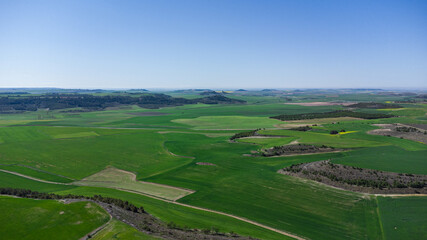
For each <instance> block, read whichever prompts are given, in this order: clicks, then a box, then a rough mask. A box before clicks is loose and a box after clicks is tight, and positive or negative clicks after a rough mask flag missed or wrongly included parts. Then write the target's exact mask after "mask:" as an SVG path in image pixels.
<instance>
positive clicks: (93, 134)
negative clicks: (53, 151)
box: [53, 131, 99, 139]
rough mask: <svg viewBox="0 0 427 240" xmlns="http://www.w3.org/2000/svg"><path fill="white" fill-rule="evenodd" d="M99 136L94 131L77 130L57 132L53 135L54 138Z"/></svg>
mask: <svg viewBox="0 0 427 240" xmlns="http://www.w3.org/2000/svg"><path fill="white" fill-rule="evenodd" d="M97 136H99V135H98V134H97V133H96V132H93V131H92V132H77V133H69V134H58V135H55V136H53V138H55V139H58V138H59V139H60V138H79V137H97Z"/></svg>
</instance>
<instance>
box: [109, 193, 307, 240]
mask: <svg viewBox="0 0 427 240" xmlns="http://www.w3.org/2000/svg"><path fill="white" fill-rule="evenodd" d="M115 189H117V190H120V191H125V192H130V193H135V194H140V195H143V196H146V197H149V198H154V199H156V200H160V201H163V202H167V203H172V204H176V205H180V206H183V207H188V208H192V209H196V210H200V211H204V212H210V213H215V214H219V215H223V216H226V217H231V218H234V219H237V220H239V221H242V222H246V223H249V224H252V225H255V226H258V227H261V228H264V229H267V230H270V231H273V232H276V233H279V234H282V235H285V236H288V237H291V238H295V239H298V240H306V238H302V237H299V236H297V235H294V234H292V233H288V232H285V231H282V230H279V229H276V228H273V227H269V226H267V225H264V224H262V223H258V222H255V221H252V220H249V219H247V218H244V217H239V216H236V215H233V214H229V213H224V212H220V211H216V210H212V209H208V208H203V207H197V206H193V205H189V204H185V203H180V202H176V201H171V200H167V199H164V198H160V197H156V196H153V195H149V194H145V193H141V192H137V191H132V190H127V189H122V188H115Z"/></svg>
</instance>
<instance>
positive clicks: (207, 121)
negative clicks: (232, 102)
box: [172, 116, 280, 129]
mask: <svg viewBox="0 0 427 240" xmlns="http://www.w3.org/2000/svg"><path fill="white" fill-rule="evenodd" d="M172 122H175V123H181V124H186V125H190V126H192V127H193V128H194V129H256V128H272V127H274V125H275V124H279V123H280V121H278V120H275V119H271V118H268V117H246V116H202V117H197V118H192V119H175V120H172Z"/></svg>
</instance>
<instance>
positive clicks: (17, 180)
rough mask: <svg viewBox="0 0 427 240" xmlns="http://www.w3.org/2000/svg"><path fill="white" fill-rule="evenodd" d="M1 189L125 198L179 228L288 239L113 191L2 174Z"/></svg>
mask: <svg viewBox="0 0 427 240" xmlns="http://www.w3.org/2000/svg"><path fill="white" fill-rule="evenodd" d="M0 187H13V188H24V189H32V190H34V191H39V192H53V193H57V194H62V195H66V194H69V193H70V194H76V195H84V196H93V195H95V194H98V195H102V196H105V197H113V198H119V199H126V200H127V201H129V202H131V203H133V204H135V205H136V206H143V207H144V209H145V210H146V211H148V212H149V213H150V214H152V215H154V216H156V217H158V218H160V219H161V220H163V221H164V222H175V223H176V224H177V225H178V226H182V227H183V226H188V227H191V228H198V229H210V228H211V227H215V228H218V229H220V231H221V232H231V231H233V232H236V233H238V234H240V235H244V236H253V237H257V238H260V239H269V240H270V239H271V240H276V239H277V240H279V239H288V238H286V237H284V236H283V235H281V234H278V233H275V232H272V231H269V230H266V229H263V228H260V227H257V226H254V225H252V224H249V223H245V222H242V221H239V220H236V219H233V218H230V217H226V216H222V215H218V214H215V213H209V212H204V211H200V210H196V209H191V208H188V207H183V206H179V205H174V204H171V203H167V202H163V201H160V200H156V199H153V198H149V197H146V196H142V195H139V194H136V193H130V192H124V191H120V190H116V189H108V188H97V187H84V186H81V187H78V186H67V185H56V184H49V183H41V182H36V181H33V180H30V179H26V178H22V177H19V176H15V175H11V174H8V173H1V172H0Z"/></svg>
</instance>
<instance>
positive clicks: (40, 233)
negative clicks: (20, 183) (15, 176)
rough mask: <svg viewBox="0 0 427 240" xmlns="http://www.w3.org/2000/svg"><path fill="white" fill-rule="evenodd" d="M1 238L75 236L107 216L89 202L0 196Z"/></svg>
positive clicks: (71, 237) (98, 224)
mask: <svg viewBox="0 0 427 240" xmlns="http://www.w3.org/2000/svg"><path fill="white" fill-rule="evenodd" d="M0 210H1V212H2V214H1V215H0V222H1V224H2V227H1V228H0V234H1V238H3V239H79V238H81V237H83V236H85V235H86V234H87V233H89V232H90V231H91V230H93V229H95V228H97V227H99V226H101V225H102V224H104V223H106V222H107V221H108V220H109V216H108V214H107V213H106V212H105V211H104V210H103V209H102V208H100V207H99V206H97V205H96V204H94V203H90V202H76V203H70V204H64V203H60V202H57V201H54V200H33V199H22V198H12V197H4V196H0Z"/></svg>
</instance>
